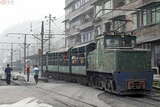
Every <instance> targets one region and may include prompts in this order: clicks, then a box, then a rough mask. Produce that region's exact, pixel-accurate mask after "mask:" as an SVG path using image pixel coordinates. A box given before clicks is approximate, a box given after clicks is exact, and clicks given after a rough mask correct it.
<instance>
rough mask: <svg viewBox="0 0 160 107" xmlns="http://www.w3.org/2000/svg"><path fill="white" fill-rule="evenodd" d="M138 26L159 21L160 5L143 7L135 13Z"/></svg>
mask: <svg viewBox="0 0 160 107" xmlns="http://www.w3.org/2000/svg"><path fill="white" fill-rule="evenodd" d="M137 23H138V26H139V27H141V26H146V25H150V24H157V23H160V7H152V8H147V9H143V10H142V11H140V12H138V13H137Z"/></svg>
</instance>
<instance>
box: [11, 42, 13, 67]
mask: <svg viewBox="0 0 160 107" xmlns="http://www.w3.org/2000/svg"><path fill="white" fill-rule="evenodd" d="M11 67H13V43H11Z"/></svg>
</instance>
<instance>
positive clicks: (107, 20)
mask: <svg viewBox="0 0 160 107" xmlns="http://www.w3.org/2000/svg"><path fill="white" fill-rule="evenodd" d="M94 8H95V15H96V18H95V21H94V22H95V23H94V27H95V31H96V35H100V34H103V33H110V32H115V33H123V32H125V33H128V34H133V35H136V36H137V43H138V47H141V48H145V49H151V51H152V66H160V0H96V1H95V2H94ZM100 10H101V11H100Z"/></svg>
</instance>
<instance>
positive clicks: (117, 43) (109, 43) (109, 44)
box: [106, 39, 120, 47]
mask: <svg viewBox="0 0 160 107" xmlns="http://www.w3.org/2000/svg"><path fill="white" fill-rule="evenodd" d="M106 46H107V47H119V46H120V41H119V40H118V39H106Z"/></svg>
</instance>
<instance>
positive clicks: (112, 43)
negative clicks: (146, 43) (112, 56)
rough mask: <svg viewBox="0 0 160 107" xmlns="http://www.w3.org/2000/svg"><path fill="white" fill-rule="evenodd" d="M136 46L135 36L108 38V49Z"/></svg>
mask: <svg viewBox="0 0 160 107" xmlns="http://www.w3.org/2000/svg"><path fill="white" fill-rule="evenodd" d="M135 45H136V37H135V36H115V35H114V36H106V37H105V47H106V48H134V47H135Z"/></svg>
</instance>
